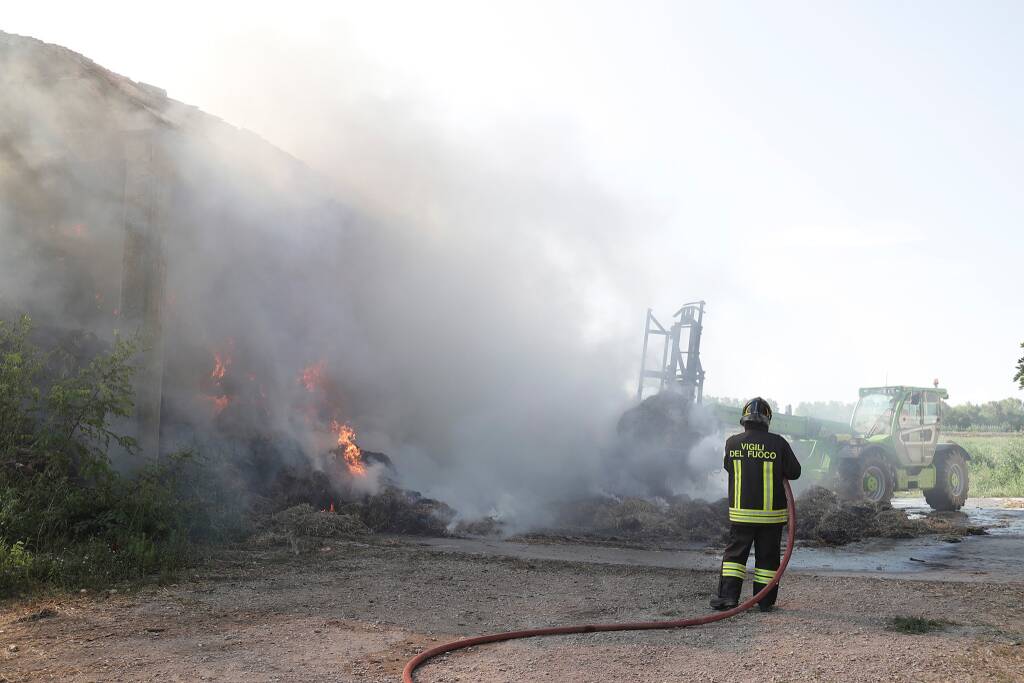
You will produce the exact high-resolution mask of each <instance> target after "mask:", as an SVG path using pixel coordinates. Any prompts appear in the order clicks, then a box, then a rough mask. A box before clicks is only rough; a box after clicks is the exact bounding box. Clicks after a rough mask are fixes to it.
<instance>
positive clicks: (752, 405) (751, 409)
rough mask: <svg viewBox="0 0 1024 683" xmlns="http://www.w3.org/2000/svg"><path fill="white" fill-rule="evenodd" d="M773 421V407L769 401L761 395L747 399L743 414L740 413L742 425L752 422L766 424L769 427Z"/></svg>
mask: <svg viewBox="0 0 1024 683" xmlns="http://www.w3.org/2000/svg"><path fill="white" fill-rule="evenodd" d="M771 421H772V407H771V406H770V405H768V401H766V400H764V399H763V398H761V397H760V396H758V397H756V398H752V399H750V400H749V401H747V405H745V406H743V414H742V415H740V425H742V426H744V427H746V426H747V425H751V424H758V425H764V426H765V427H767V426H768V425H769V424H771Z"/></svg>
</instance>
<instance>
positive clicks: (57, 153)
mask: <svg viewBox="0 0 1024 683" xmlns="http://www.w3.org/2000/svg"><path fill="white" fill-rule="evenodd" d="M0 73H3V74H5V76H4V78H5V79H6V82H5V83H4V88H5V92H6V93H8V96H7V97H5V99H4V103H3V105H0V112H2V116H3V118H2V119H0V124H2V128H0V136H2V137H0V153H2V154H3V159H4V161H6V162H7V163H5V164H3V165H0V169H2V170H0V173H2V174H3V175H2V176H0V187H2V192H3V199H4V202H3V213H2V214H0V236H2V239H3V244H4V248H3V250H2V253H0V266H2V270H0V288H2V292H3V298H2V299H0V308H6V309H9V310H15V309H28V310H31V311H33V312H34V313H37V314H38V315H41V317H42V319H44V320H46V321H47V322H48V323H50V324H55V325H60V326H65V327H79V326H80V327H88V328H90V329H95V330H97V331H99V332H101V333H102V334H105V335H108V336H109V333H110V331H111V330H112V329H114V328H115V327H120V328H124V327H125V326H128V325H130V321H127V320H125V319H124V316H123V315H121V314H120V312H119V311H118V310H117V303H116V302H117V301H119V300H120V298H121V291H120V288H121V277H120V274H121V272H122V268H123V267H124V264H125V263H126V261H125V258H126V257H125V256H124V254H123V247H122V242H123V239H124V238H123V221H124V218H123V211H124V208H123V205H124V187H125V182H126V175H125V171H124V164H123V152H122V151H121V150H123V149H124V148H125V146H126V144H129V143H126V139H128V138H129V137H131V135H135V133H129V132H127V131H138V130H154V129H155V130H157V131H158V133H156V134H155V137H154V138H153V139H154V140H156V143H155V145H156V147H155V149H157V150H158V157H159V159H158V161H157V162H155V163H156V167H157V168H158V169H160V170H159V172H160V173H163V174H164V175H162V176H160V177H161V178H163V179H165V180H166V183H167V184H166V188H165V189H166V191H167V196H166V197H165V198H164V200H163V201H165V202H166V209H167V211H166V216H165V217H164V222H163V226H164V229H163V232H162V240H163V252H164V259H165V264H166V274H165V301H166V304H165V309H164V312H163V317H164V336H165V343H164V355H165V362H166V367H167V370H166V371H165V375H164V423H165V426H164V442H165V448H169V447H175V446H179V445H183V444H184V445H188V444H193V443H200V444H202V445H203V447H205V448H208V449H214V450H216V449H226V448H227V447H226V446H225V445H224V444H225V443H226V442H229V441H230V440H231V438H232V437H241V436H244V435H246V434H250V433H253V432H254V431H258V432H259V433H260V434H264V435H266V434H272V435H274V438H275V439H277V440H279V441H280V442H281V443H280V444H279V445H278V446H277V447H276V448H275V449H274V452H275V454H276V455H275V457H276V458H278V459H279V460H280V461H281V462H282V463H285V462H289V461H294V460H295V459H296V458H300V457H306V458H310V457H314V456H315V455H316V454H318V453H319V454H322V453H324V452H326V450H327V449H329V448H330V447H333V445H334V444H333V439H334V435H333V434H331V433H330V431H329V430H328V429H327V425H328V424H329V421H330V420H331V419H335V418H337V419H342V420H345V421H347V422H349V423H351V424H352V425H353V426H354V427H355V428H356V430H357V433H358V435H359V439H360V444H361V445H362V446H364V447H365V448H368V449H371V450H374V451H381V452H385V453H388V454H389V455H390V456H391V458H392V459H393V462H394V467H395V471H396V472H397V476H398V477H399V479H400V482H401V483H402V484H403V485H404V486H408V487H411V488H414V489H417V490H420V491H422V492H423V493H424V494H427V495H431V496H434V497H438V498H441V499H442V500H445V501H446V502H448V503H450V504H451V505H453V506H454V507H455V508H456V509H458V510H460V512H462V513H463V514H464V515H466V516H475V515H480V514H497V515H500V516H502V517H503V518H506V519H514V520H516V521H517V522H518V523H520V524H530V523H534V522H539V521H541V518H542V516H543V515H544V514H545V513H543V512H542V510H543V508H544V506H545V505H546V504H547V503H550V502H553V501H558V500H565V499H567V498H571V497H578V496H579V495H582V494H587V493H591V492H596V491H602V490H609V489H612V488H615V487H625V488H628V489H631V490H632V489H633V488H636V485H637V482H639V481H643V480H654V479H658V478H659V477H660V478H661V479H662V480H663V481H668V482H670V483H669V484H668V485H669V486H670V487H671V488H674V489H679V488H681V487H682V488H685V487H687V486H689V487H691V488H694V481H695V478H694V477H693V476H691V475H690V474H688V473H687V472H686V470H685V468H686V467H687V466H688V464H687V463H686V462H682V463H681V462H670V461H664V460H657V459H655V460H650V459H648V460H643V459H640V460H639V461H638V462H637V464H636V466H637V467H638V468H640V469H642V470H643V473H635V476H634V474H631V475H630V476H626V477H624V476H623V474H622V473H623V472H624V471H627V472H628V471H629V470H628V468H629V467H631V464H630V463H629V462H624V463H622V464H621V465H618V464H617V463H619V460H621V459H622V458H626V459H628V453H627V454H625V455H623V453H622V451H621V442H620V441H618V440H617V439H618V437H616V436H615V425H616V421H617V419H618V417H619V415H620V414H621V413H622V411H623V409H624V408H625V407H627V406H628V405H629V400H630V397H629V393H628V391H627V389H626V387H627V385H629V384H630V383H631V382H632V379H633V377H634V374H635V371H636V368H635V364H636V358H635V354H636V350H637V346H638V341H639V340H638V338H637V336H638V331H639V320H640V318H641V316H640V312H641V311H642V310H643V306H644V305H645V303H646V297H647V296H648V294H647V292H648V291H649V289H650V287H651V277H650V272H649V271H647V270H646V269H644V268H641V267H639V266H638V265H637V264H638V263H639V261H638V259H637V253H638V252H639V250H640V248H639V247H638V243H637V238H636V237H635V233H636V232H637V231H638V230H639V229H640V228H641V226H643V225H644V223H645V222H647V221H650V220H651V217H650V216H646V215H643V214H641V213H638V212H636V211H633V210H631V209H630V208H629V207H627V206H624V205H623V204H622V203H621V202H619V201H617V200H616V199H615V198H614V197H611V196H609V195H608V194H607V193H606V192H604V191H603V190H602V189H601V187H599V186H598V184H596V183H595V182H594V181H593V180H591V179H590V178H589V177H588V174H587V171H586V167H585V164H584V163H583V162H582V161H581V159H580V157H581V154H580V152H579V150H577V149H575V148H574V145H573V142H572V139H571V136H569V135H566V134H565V131H564V130H561V129H559V128H558V127H557V126H551V125H549V124H545V123H542V122H525V123H524V122H517V123H516V125H514V126H504V127H503V126H501V125H499V124H496V125H495V127H494V129H493V130H492V131H489V132H488V134H487V135H472V136H469V135H460V134H459V133H458V132H457V131H452V130H450V129H449V128H447V127H445V126H444V125H441V124H440V123H439V122H438V121H436V120H433V119H432V117H431V115H430V113H429V111H428V110H425V109H424V108H423V107H422V106H419V105H418V104H417V103H415V102H410V101H405V100H400V99H397V98H388V99H380V98H374V97H370V96H352V97H347V98H339V97H335V98H331V99H330V100H326V99H325V101H323V102H320V103H318V106H320V107H321V111H320V120H322V121H329V122H330V126H329V127H321V128H319V129H318V128H317V127H316V126H311V127H310V130H309V131H308V135H309V137H310V139H309V140H306V141H304V145H300V147H303V146H304V147H305V148H306V149H309V150H315V152H311V153H310V156H311V157H313V158H312V159H311V161H312V162H313V163H314V164H316V166H317V167H318V169H319V170H320V171H322V173H321V174H320V175H318V174H316V173H314V172H312V171H311V170H309V169H308V168H307V167H306V166H305V165H304V164H303V163H301V162H299V161H298V160H296V159H294V158H292V157H290V156H288V155H286V154H284V153H282V152H280V151H279V150H277V149H275V148H273V147H271V146H270V145H269V144H267V143H265V142H264V141H262V140H260V139H259V138H256V137H255V136H253V135H251V134H249V133H246V132H244V131H239V130H237V129H235V128H233V127H231V126H230V125H227V124H225V123H224V122H222V121H219V120H217V119H215V118H214V117H211V116H208V115H205V114H203V113H202V112H199V111H198V110H195V109H193V108H191V107H187V106H185V105H182V104H180V103H177V102H174V101H173V100H167V99H165V98H164V97H162V95H161V94H160V93H155V92H153V90H152V89H150V88H147V87H145V86H141V85H139V84H133V83H131V82H130V81H127V80H125V79H121V78H120V77H117V76H115V75H113V74H110V73H109V72H105V71H104V70H103V69H101V68H99V67H97V66H96V65H94V64H92V63H91V62H88V60H84V59H83V58H81V57H79V56H77V55H74V53H71V52H69V51H66V50H63V49H62V48H56V47H54V46H46V45H43V44H40V43H37V42H34V41H30V40H27V39H21V38H18V37H14V36H9V35H6V34H0ZM162 183H163V181H161V186H163V185H162ZM55 198H57V199H59V201H56V202H55ZM214 353H225V354H227V353H229V354H230V356H231V359H232V361H231V362H232V366H231V369H230V370H229V372H228V373H227V376H226V377H225V378H224V379H222V380H217V381H215V382H214V381H211V379H210V377H209V375H210V369H211V365H212V363H213V360H212V359H213V354H214ZM316 363H322V367H323V368H324V372H325V374H326V376H327V378H328V381H327V386H322V387H318V388H317V389H316V391H317V392H322V394H316V395H312V396H311V391H310V390H309V388H308V387H306V386H304V385H303V383H302V382H301V381H300V376H301V373H302V370H303V368H308V367H309V366H310V365H311V364H316ZM313 393H315V392H313ZM222 396H223V397H227V398H229V399H230V402H229V406H228V407H227V408H224V409H222V412H217V410H215V409H213V408H212V407H211V406H212V402H213V401H214V399H218V398H221V397H222ZM704 431H706V430H703V428H702V429H701V430H699V432H700V434H701V435H702V439H703V438H704V437H709V435H707V434H705V433H704ZM709 438H710V437H709ZM690 447H692V448H694V449H695V452H701V453H702V452H704V451H705V450H707V442H706V441H702V440H698V442H696V443H694V444H690ZM233 448H237V445H236V446H233ZM697 460H701V461H703V456H700V457H698V458H697ZM681 468H683V469H681ZM705 469H706V468H705ZM680 472H682V474H680ZM666 473H674V474H673V475H672V476H669V477H667V478H666V476H665V475H666ZM379 476H380V472H378V471H375V472H374V477H379ZM627 480H628V481H629V482H630V483H628V484H627V483H624V482H627Z"/></svg>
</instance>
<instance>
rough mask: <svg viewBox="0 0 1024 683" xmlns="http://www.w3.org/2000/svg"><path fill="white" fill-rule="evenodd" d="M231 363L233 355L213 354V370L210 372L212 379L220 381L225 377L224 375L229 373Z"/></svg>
mask: <svg viewBox="0 0 1024 683" xmlns="http://www.w3.org/2000/svg"><path fill="white" fill-rule="evenodd" d="M229 365H231V355H230V354H224V355H223V356H222V355H221V354H220V353H214V354H213V372H211V373H210V379H213V380H216V381H218V382H219V381H220V380H222V379H224V375H225V374H227V371H228V366H229Z"/></svg>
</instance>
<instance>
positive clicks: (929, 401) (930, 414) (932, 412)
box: [924, 394, 939, 425]
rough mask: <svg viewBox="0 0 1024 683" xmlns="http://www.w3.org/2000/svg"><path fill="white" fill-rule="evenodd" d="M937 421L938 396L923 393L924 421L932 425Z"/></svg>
mask: <svg viewBox="0 0 1024 683" xmlns="http://www.w3.org/2000/svg"><path fill="white" fill-rule="evenodd" d="M938 421H939V397H938V396H936V395H935V394H925V399H924V423H925V424H926V425H933V424H935V423H936V422H938Z"/></svg>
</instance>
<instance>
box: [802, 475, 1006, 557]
mask: <svg viewBox="0 0 1024 683" xmlns="http://www.w3.org/2000/svg"><path fill="white" fill-rule="evenodd" d="M796 508H797V527H796V537H797V538H798V539H800V540H804V541H809V542H812V543H820V544H823V545H845V544H847V543H852V542H854V541H860V540H863V539H865V538H913V537H916V536H928V535H931V534H941V535H945V536H946V537H949V538H953V539H955V538H959V537H962V536H969V535H978V534H984V533H986V531H985V530H984V529H983V528H981V527H978V526H973V525H971V524H968V523H967V517H966V515H964V514H963V513H959V512H931V513H928V514H927V515H924V516H923V517H921V518H920V519H911V517H910V516H909V515H908V514H907V512H906V511H905V510H897V509H895V508H893V507H892V506H891V505H889V504H888V503H868V502H864V501H861V502H845V501H842V500H840V499H839V497H838V496H837V495H836V494H835V493H834V492H832V491H829V490H828V489H825V488H822V487H820V486H813V487H811V488H809V489H808V490H807V491H805V492H804V493H803V494H801V495H800V496H799V497H798V498H797V504H796Z"/></svg>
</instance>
